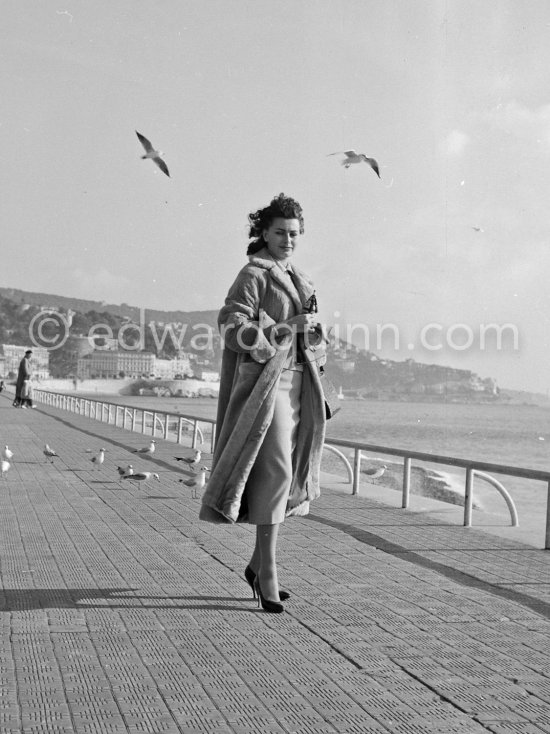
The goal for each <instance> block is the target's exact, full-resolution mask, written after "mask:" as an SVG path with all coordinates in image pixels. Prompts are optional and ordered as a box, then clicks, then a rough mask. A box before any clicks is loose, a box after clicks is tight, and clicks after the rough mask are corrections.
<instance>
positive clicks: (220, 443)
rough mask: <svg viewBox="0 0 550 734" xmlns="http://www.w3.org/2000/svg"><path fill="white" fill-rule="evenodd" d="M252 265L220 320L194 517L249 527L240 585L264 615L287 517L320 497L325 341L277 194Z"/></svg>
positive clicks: (256, 230)
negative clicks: (210, 425) (215, 384)
mask: <svg viewBox="0 0 550 734" xmlns="http://www.w3.org/2000/svg"><path fill="white" fill-rule="evenodd" d="M249 221H250V235H249V236H250V238H251V240H252V241H251V242H250V244H249V246H248V250H247V255H248V256H249V262H248V264H246V265H245V266H244V267H243V268H242V269H241V271H240V272H239V274H238V275H237V278H236V280H235V282H234V283H233V285H232V286H231V288H230V289H229V293H228V295H227V298H226V300H225V305H224V306H223V308H222V309H221V311H220V313H219V317H218V325H219V327H220V330H221V333H222V336H223V339H224V352H223V358H222V368H221V384H220V395H219V402H218V415H217V443H216V448H215V452H214V458H213V464H212V472H211V475H210V479H209V481H208V485H207V488H206V491H205V493H204V495H203V503H202V507H201V512H200V518H201V519H202V520H207V521H210V522H249V523H251V524H253V525H255V526H256V543H255V547H254V552H253V554H252V557H251V559H250V562H249V564H248V566H247V567H246V569H245V578H246V580H247V581H248V583H249V584H250V586H251V587H252V589H253V592H254V596H255V595H256V593H257V594H258V597H259V602H261V604H262V607H263V608H264V609H265V610H266V611H269V612H276V613H277V612H282V611H283V609H284V608H283V605H282V604H281V600H284V599H287V598H289V594H288V592H283V591H280V590H279V582H278V576H277V564H276V551H277V539H278V532H279V525H280V524H281V523H282V522H284V519H285V517H288V516H291V515H305V514H307V512H308V511H309V502H310V501H311V500H312V499H315V498H316V497H318V496H319V491H320V490H319V466H320V462H321V452H322V448H323V441H324V436H325V420H326V419H325V404H324V398H323V391H322V387H321V383H320V378H319V366H321V365H322V364H323V363H324V361H325V344H326V340H325V337H324V334H323V331H322V328H321V325H320V323H319V322H318V319H317V316H316V314H315V313H310V312H309V311H310V310H313V309H311V308H310V307H311V303H312V300H313V299H314V298H315V296H314V291H313V286H312V283H311V281H310V279H309V278H308V277H307V276H306V275H305V273H303V272H301V271H300V270H298V268H296V267H294V266H293V265H291V258H292V256H293V254H294V251H295V249H296V246H297V244H298V240H299V236H300V235H301V234H303V232H304V220H303V216H302V208H301V206H300V205H299V204H298V202H297V201H295V200H294V199H292V198H290V197H287V196H285V195H284V194H280V195H279V196H277V197H275V198H274V199H273V200H272V201H271V203H270V204H269V206H266V207H264V208H263V209H259V210H258V211H256V212H254V213H252V214H250V215H249Z"/></svg>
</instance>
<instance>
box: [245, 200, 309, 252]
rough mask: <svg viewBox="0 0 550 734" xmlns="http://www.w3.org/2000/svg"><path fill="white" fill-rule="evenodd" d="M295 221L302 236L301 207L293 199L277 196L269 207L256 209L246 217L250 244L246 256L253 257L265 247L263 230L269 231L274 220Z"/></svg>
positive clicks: (302, 219)
mask: <svg viewBox="0 0 550 734" xmlns="http://www.w3.org/2000/svg"><path fill="white" fill-rule="evenodd" d="M279 218H281V219H297V220H298V221H299V223H300V234H304V217H303V215H302V207H301V206H300V204H298V202H297V201H296V200H295V199H292V198H291V197H290V196H285V195H284V194H279V196H276V197H275V198H274V199H272V200H271V203H270V204H269V206H266V207H264V208H263V209H258V211H257V212H252V213H251V214H249V215H248V221H249V222H250V231H249V233H248V236H249V237H250V238H251V239H252V238H253V239H252V242H251V243H250V244H249V245H248V250H247V251H246V254H247V255H255V254H256V253H257V252H259V251H260V250H261V249H262V247H265V241H264V239H263V237H262V234H263V231H264V229H269V227H270V226H271V224H272V222H273V220H274V219H279Z"/></svg>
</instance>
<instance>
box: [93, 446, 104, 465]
mask: <svg viewBox="0 0 550 734" xmlns="http://www.w3.org/2000/svg"><path fill="white" fill-rule="evenodd" d="M90 461H91V462H92V464H95V465H96V466H97V468H98V469H99V467H100V466H101V465H102V464H103V462H104V461H105V449H99V454H97V456H93V457H92V458H91V459H90Z"/></svg>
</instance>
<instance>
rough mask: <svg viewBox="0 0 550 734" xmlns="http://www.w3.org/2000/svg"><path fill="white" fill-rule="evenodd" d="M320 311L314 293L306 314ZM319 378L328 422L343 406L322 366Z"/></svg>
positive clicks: (308, 301) (307, 305)
mask: <svg viewBox="0 0 550 734" xmlns="http://www.w3.org/2000/svg"><path fill="white" fill-rule="evenodd" d="M318 311H319V307H318V305H317V297H316V296H315V291H313V293H312V294H311V296H310V297H309V299H308V300H307V301H306V303H305V304H304V313H318ZM323 356H324V355H323ZM319 377H320V378H321V386H322V388H323V395H324V396H325V416H326V419H327V421H328V420H329V419H330V418H332V417H333V416H335V415H336V413H338V411H339V410H340V408H341V407H342V406H341V404H340V398H339V397H338V393H337V392H336V388H335V387H334V384H333V383H332V382H331V381H330V380H329V378H328V377H327V375H326V373H325V370H324V368H323V367H322V366H320V367H319Z"/></svg>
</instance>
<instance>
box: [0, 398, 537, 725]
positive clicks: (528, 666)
mask: <svg viewBox="0 0 550 734" xmlns="http://www.w3.org/2000/svg"><path fill="white" fill-rule="evenodd" d="M0 426H1V429H0V432H1V433H2V436H6V439H5V440H4V439H2V437H1V436H0V442H1V440H4V443H6V442H9V444H10V446H12V445H14V446H17V462H14V466H13V467H12V471H10V474H9V475H8V478H7V479H6V480H5V481H4V482H2V485H1V487H0V734H11V733H12V732H14V733H15V732H17V733H18V734H21V732H24V733H26V732H29V733H31V732H32V734H47V733H48V732H52V733H54V732H55V734H68V733H69V732H78V733H79V734H83V733H84V734H88V733H89V734H96V733H97V734H102V733H105V734H128V733H129V732H136V733H137V732H144V733H146V734H152V732H165V733H166V732H167V733H168V734H172V732H178V733H182V732H193V734H196V733H197V732H208V734H210V733H211V732H217V733H218V734H237V733H239V734H240V733H242V734H248V733H249V732H257V731H262V732H268V733H269V732H286V733H287V734H288V733H289V732H296V733H302V732H303V733H304V734H305V733H306V732H315V734H318V733H325V732H326V734H329V733H332V732H342V733H344V732H345V733H348V734H352V733H355V732H357V734H369V733H372V734H386V733H389V732H392V734H409V733H410V734H424V733H425V734H478V733H479V734H481V732H485V733H486V732H487V731H490V732H495V734H540V733H541V732H547V731H550V674H549V673H548V656H549V653H550V643H549V642H548V640H549V639H550V635H549V632H550V588H549V581H548V580H549V578H550V554H549V553H548V552H545V551H538V550H536V549H533V548H532V547H530V546H526V545H523V544H521V543H518V542H516V541H511V540H509V539H504V538H499V537H498V536H494V535H487V534H484V533H482V532H480V531H478V530H476V529H466V528H462V527H457V526H451V525H446V524H445V523H443V522H434V521H433V520H431V519H430V526H429V533H427V532H426V524H425V522H424V520H423V517H422V514H421V513H411V512H404V511H403V510H401V509H397V508H391V507H388V506H384V505H383V504H381V503H380V502H378V501H375V500H372V499H369V498H367V497H353V496H351V495H343V494H341V493H339V492H334V491H331V489H330V488H329V487H326V488H325V489H324V491H323V493H322V495H321V497H320V498H319V499H318V500H316V502H315V503H313V505H312V511H311V514H310V516H308V517H306V518H302V519H293V520H290V521H288V522H286V523H285V524H284V525H283V526H282V527H281V542H280V553H279V562H280V576H281V580H282V582H283V583H284V586H285V587H286V588H288V589H289V590H290V591H291V594H292V596H291V599H290V600H289V601H288V602H287V603H286V604H285V614H283V615H269V614H266V613H265V612H263V611H262V610H261V609H258V607H257V606H256V605H255V603H254V602H253V600H252V596H251V594H250V589H249V587H248V585H247V584H246V582H245V580H244V578H243V571H244V567H245V566H246V563H247V560H248V557H249V555H250V553H251V550H252V547H253V544H254V532H253V528H252V527H251V526H248V525H243V526H238V527H237V526H231V527H229V526H215V525H208V524H206V523H201V522H200V521H199V520H198V511H199V502H198V501H197V500H194V499H193V498H191V497H190V496H189V494H188V493H185V492H183V491H182V490H181V484H180V483H179V482H178V479H179V478H180V477H182V471H181V469H180V467H178V466H177V465H175V462H174V461H173V458H172V457H173V451H174V445H173V444H169V443H168V442H166V441H164V440H163V439H161V438H158V437H157V449H158V450H157V452H156V454H155V457H153V458H151V459H139V460H137V459H136V456H135V454H132V450H133V449H134V448H136V447H138V446H141V445H143V443H144V440H146V437H144V436H142V435H140V434H133V433H131V432H130V431H125V430H123V429H122V428H120V427H115V426H113V425H106V424H101V423H100V422H98V421H95V420H91V419H89V418H84V417H82V416H78V415H75V414H72V413H68V412H63V411H60V410H56V409H53V408H46V407H44V406H40V407H39V408H38V409H37V410H34V411H17V410H14V409H12V408H11V407H10V402H9V401H8V400H7V399H6V398H5V396H0ZM7 437H9V441H8V438H7ZM46 440H47V441H48V443H50V445H52V446H55V448H56V450H57V451H58V453H59V455H60V457H59V459H58V460H56V462H55V464H53V465H52V464H50V463H46V462H44V457H43V455H42V447H43V444H44V443H45V441H46ZM100 444H101V445H105V446H106V448H107V449H108V450H107V460H106V462H105V464H104V465H103V466H102V467H101V468H100V469H99V470H96V469H94V468H92V467H91V464H90V461H89V453H87V451H88V450H89V449H91V450H96V449H97V448H98V447H99V445H100ZM206 458H207V459H208V458H209V457H208V456H207V457H206ZM136 461H139V468H143V469H150V470H152V471H157V472H158V473H159V474H160V476H161V483H160V484H158V485H156V486H154V487H153V486H151V487H136V486H133V485H125V486H123V485H122V483H121V482H120V481H119V479H118V475H117V473H116V466H117V465H118V464H122V463H123V462H126V463H134V465H135V464H136Z"/></svg>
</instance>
